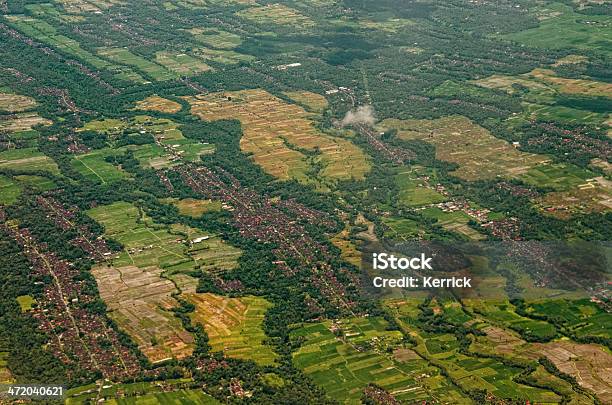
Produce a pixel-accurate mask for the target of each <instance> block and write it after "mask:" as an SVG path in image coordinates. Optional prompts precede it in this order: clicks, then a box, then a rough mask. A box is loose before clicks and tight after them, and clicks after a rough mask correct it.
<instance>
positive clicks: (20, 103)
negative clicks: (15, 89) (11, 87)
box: [0, 93, 36, 113]
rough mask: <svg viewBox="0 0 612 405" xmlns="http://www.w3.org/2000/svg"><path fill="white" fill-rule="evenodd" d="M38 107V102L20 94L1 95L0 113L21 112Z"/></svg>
mask: <svg viewBox="0 0 612 405" xmlns="http://www.w3.org/2000/svg"><path fill="white" fill-rule="evenodd" d="M35 106H36V100H34V99H33V98H31V97H26V96H22V95H19V94H8V93H0V111H7V112H11V113H14V112H20V111H25V110H29V109H30V108H32V107H35Z"/></svg>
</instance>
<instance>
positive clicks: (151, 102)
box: [136, 95, 183, 114]
mask: <svg viewBox="0 0 612 405" xmlns="http://www.w3.org/2000/svg"><path fill="white" fill-rule="evenodd" d="M182 108H183V107H182V106H181V105H180V104H179V103H177V102H176V101H172V100H168V99H167V98H163V97H160V96H157V95H155V96H150V97H147V98H145V99H144V100H141V101H139V102H137V103H136V109H137V110H145V111H158V112H162V113H170V114H173V113H177V112H179V111H181V109H182Z"/></svg>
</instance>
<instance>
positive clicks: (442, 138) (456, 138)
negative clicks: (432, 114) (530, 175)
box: [380, 116, 548, 180]
mask: <svg viewBox="0 0 612 405" xmlns="http://www.w3.org/2000/svg"><path fill="white" fill-rule="evenodd" d="M380 127H381V129H386V128H397V129H398V130H399V136H400V138H402V139H418V140H422V141H425V142H429V143H432V144H434V145H435V146H436V158H437V159H440V160H445V161H447V162H453V163H457V164H458V165H459V168H458V169H457V170H455V171H453V172H452V173H453V174H454V175H456V176H457V177H461V178H463V179H465V180H485V179H494V178H496V177H497V176H503V177H508V178H513V177H518V176H520V175H521V174H524V173H526V172H527V171H528V170H529V169H530V168H532V167H534V166H536V165H538V164H541V163H544V162H547V161H548V158H546V157H544V156H539V155H534V154H532V153H526V152H521V151H519V150H517V149H516V148H514V147H513V146H512V145H510V144H509V143H508V142H506V141H503V140H501V139H498V138H496V137H494V136H493V135H491V133H490V132H489V131H488V130H486V129H485V128H482V127H481V126H479V125H477V124H474V123H473V122H472V121H470V120H469V119H468V118H466V117H462V116H449V117H443V118H439V119H436V120H406V121H401V120H396V119H387V120H384V121H383V122H382V123H381V124H380Z"/></svg>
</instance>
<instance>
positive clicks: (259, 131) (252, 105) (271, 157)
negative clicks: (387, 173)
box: [187, 90, 370, 183]
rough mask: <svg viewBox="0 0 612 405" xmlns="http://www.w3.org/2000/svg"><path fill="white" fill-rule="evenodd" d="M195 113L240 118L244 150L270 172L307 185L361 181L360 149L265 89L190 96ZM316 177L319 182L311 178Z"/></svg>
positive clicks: (363, 159) (363, 170)
mask: <svg viewBox="0 0 612 405" xmlns="http://www.w3.org/2000/svg"><path fill="white" fill-rule="evenodd" d="M187 100H188V101H189V102H190V103H191V105H192V108H191V110H192V112H193V113H194V114H195V115H197V116H199V117H200V118H202V119H204V120H208V121H212V120H219V119H229V118H237V119H239V120H240V121H241V123H242V127H243V137H242V139H241V140H240V147H241V149H242V150H243V151H244V152H246V153H252V154H253V159H254V160H255V162H256V163H257V164H259V165H260V166H261V167H262V168H263V169H264V170H265V171H266V172H268V173H270V174H271V175H273V176H275V177H278V178H280V179H290V178H293V179H296V180H298V181H300V182H303V183H308V182H312V181H314V180H316V179H315V178H316V177H317V176H316V175H314V176H313V174H312V172H316V171H318V168H317V166H319V165H320V166H322V168H321V169H320V171H319V173H318V174H319V175H320V176H321V177H323V178H324V179H327V180H344V179H351V178H355V179H362V178H364V175H365V173H367V171H368V170H369V167H370V166H369V163H368V159H367V157H366V156H365V154H364V153H363V152H362V151H361V149H359V148H358V147H357V146H355V145H353V144H352V143H351V142H349V141H348V140H345V139H341V138H335V137H332V136H329V135H326V134H324V133H322V132H320V131H319V130H318V129H316V128H315V126H314V122H313V121H312V120H311V119H310V115H309V113H307V112H306V111H305V110H304V109H302V108H301V107H299V106H297V105H292V104H287V103H285V102H283V101H282V100H280V99H278V98H276V97H274V96H273V95H271V94H270V93H268V92H266V91H263V90H245V91H239V92H228V93H215V94H208V95H202V96H196V97H191V98H187ZM313 177H315V178H313Z"/></svg>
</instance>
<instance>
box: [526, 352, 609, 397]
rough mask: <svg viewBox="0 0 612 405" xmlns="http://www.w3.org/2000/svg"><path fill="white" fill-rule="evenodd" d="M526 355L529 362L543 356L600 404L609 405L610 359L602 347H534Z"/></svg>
mask: <svg viewBox="0 0 612 405" xmlns="http://www.w3.org/2000/svg"><path fill="white" fill-rule="evenodd" d="M526 354H527V355H529V356H530V357H531V358H533V359H537V358H539V357H541V356H546V357H547V358H548V359H549V360H550V361H552V362H553V363H554V364H555V366H556V367H557V368H558V369H559V370H560V371H561V372H563V373H566V374H569V375H571V376H572V377H574V378H576V381H578V384H580V386H582V387H583V388H586V389H588V390H590V391H592V392H594V393H595V395H597V397H598V398H599V400H600V401H601V402H602V403H605V404H610V403H612V355H611V354H610V353H609V352H608V351H607V350H606V349H605V348H603V347H602V346H599V345H596V344H578V343H573V342H571V341H559V342H551V343H536V344H533V345H531V348H530V350H529V351H528V352H527V353H526Z"/></svg>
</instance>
